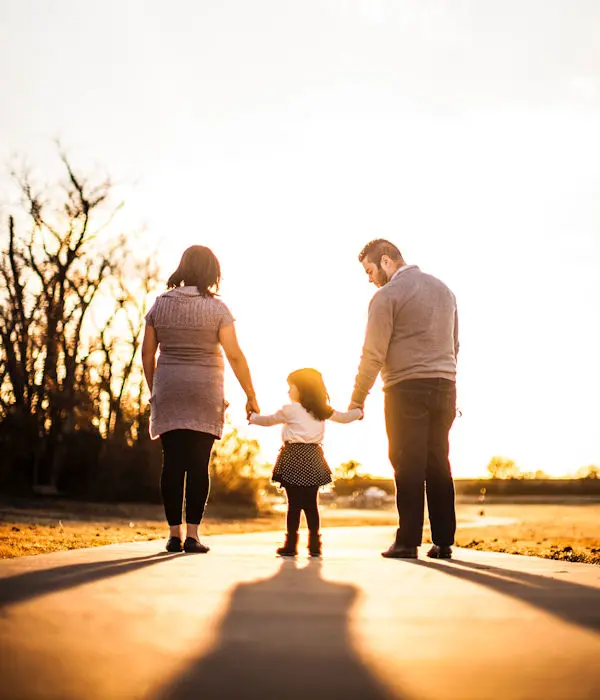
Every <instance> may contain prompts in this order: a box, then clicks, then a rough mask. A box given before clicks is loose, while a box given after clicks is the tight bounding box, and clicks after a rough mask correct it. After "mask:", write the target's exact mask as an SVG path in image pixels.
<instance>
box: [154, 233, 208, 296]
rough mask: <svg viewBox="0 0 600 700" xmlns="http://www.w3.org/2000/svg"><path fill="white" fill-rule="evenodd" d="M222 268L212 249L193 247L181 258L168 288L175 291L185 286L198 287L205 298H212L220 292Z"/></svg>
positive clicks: (201, 246) (199, 246)
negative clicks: (176, 288)
mask: <svg viewBox="0 0 600 700" xmlns="http://www.w3.org/2000/svg"><path fill="white" fill-rule="evenodd" d="M220 283H221V266H220V265H219V261H218V260H217V257H216V255H215V254H214V253H213V252H212V250H211V249H210V248H207V247H206V246H203V245H193V246H190V247H189V248H187V249H186V250H185V251H184V253H183V255H182V256H181V261H180V262H179V266H178V268H177V269H176V270H175V272H174V273H173V274H172V275H171V276H170V277H169V279H168V281H167V287H168V288H169V289H173V288H175V287H180V286H181V285H182V284H184V285H185V286H186V287H197V288H198V291H199V292H200V294H202V295H203V296H208V297H212V296H214V295H215V294H216V293H217V292H218V291H219V284H220Z"/></svg>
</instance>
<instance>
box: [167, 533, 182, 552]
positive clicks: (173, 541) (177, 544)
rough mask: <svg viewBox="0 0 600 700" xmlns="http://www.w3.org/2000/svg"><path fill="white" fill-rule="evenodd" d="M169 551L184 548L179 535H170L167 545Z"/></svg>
mask: <svg viewBox="0 0 600 700" xmlns="http://www.w3.org/2000/svg"><path fill="white" fill-rule="evenodd" d="M166 550H167V552H181V551H182V550H183V548H182V546H181V539H180V538H179V537H169V539H168V540H167V546H166Z"/></svg>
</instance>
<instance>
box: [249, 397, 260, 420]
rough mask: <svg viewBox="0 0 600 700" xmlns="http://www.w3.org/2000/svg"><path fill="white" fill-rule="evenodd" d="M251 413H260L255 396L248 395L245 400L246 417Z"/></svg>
mask: <svg viewBox="0 0 600 700" xmlns="http://www.w3.org/2000/svg"><path fill="white" fill-rule="evenodd" d="M251 413H260V408H259V406H258V401H257V400H256V396H249V397H248V400H247V401H246V418H250V414H251Z"/></svg>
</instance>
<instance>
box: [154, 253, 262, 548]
mask: <svg viewBox="0 0 600 700" xmlns="http://www.w3.org/2000/svg"><path fill="white" fill-rule="evenodd" d="M220 281H221V268H220V265H219V261H218V260H217V258H216V257H215V255H214V253H213V252H212V251H211V250H210V249H209V248H205V247H204V246H200V245H195V246H191V247H190V248H188V249H187V250H186V251H185V252H184V254H183V256H182V258H181V262H180V263H179V267H178V268H177V270H175V272H174V273H173V274H172V275H171V277H170V278H169V281H168V283H167V287H168V290H169V291H167V292H165V293H164V294H161V296H159V297H158V298H157V300H156V301H155V302H154V305H153V306H152V308H151V309H150V311H149V312H148V314H147V315H146V330H145V333H144V341H143V344H142V363H143V366H144V375H145V377H146V381H147V383H148V387H149V388H150V394H151V398H150V402H151V414H150V437H151V438H152V439H153V440H154V439H156V438H157V437H160V439H161V443H162V450H163V469H162V475H161V481H160V486H161V494H162V498H163V503H164V506H165V514H166V517H167V522H168V523H169V535H170V536H169V540H168V542H167V551H168V552H181V551H182V550H184V551H186V552H189V553H197V554H204V553H206V552H208V547H207V546H206V545H204V544H202V543H201V542H200V540H199V537H198V526H199V524H200V521H201V520H202V516H203V514H204V507H205V505H206V499H207V497H208V489H209V476H208V464H209V461H210V453H211V450H212V446H213V443H214V441H215V440H218V439H220V438H221V436H222V434H223V422H224V413H225V405H226V404H225V399H224V390H223V369H224V363H223V354H222V352H221V348H223V350H224V351H225V354H226V356H227V359H228V361H229V364H230V365H231V368H232V369H233V371H234V373H235V376H236V377H237V379H238V381H239V383H240V385H241V387H242V389H243V390H244V391H245V393H246V396H247V403H246V411H247V413H248V415H249V414H250V413H252V412H256V413H258V412H259V407H258V403H257V401H256V394H255V393H254V388H253V386H252V378H251V376H250V370H249V369H248V364H247V362H246V358H245V357H244V353H243V352H242V351H241V349H240V346H239V345H238V341H237V337H236V333H235V326H234V322H233V321H234V319H233V316H232V315H231V313H230V311H229V309H228V308H227V306H225V304H224V303H223V302H222V301H221V300H219V299H217V298H216V293H217V291H218V289H219V283H220ZM159 348H160V354H159V358H158V362H156V351H157V349H159ZM184 484H185V513H186V538H185V542H184V543H183V545H182V534H183V533H182V506H183V499H184Z"/></svg>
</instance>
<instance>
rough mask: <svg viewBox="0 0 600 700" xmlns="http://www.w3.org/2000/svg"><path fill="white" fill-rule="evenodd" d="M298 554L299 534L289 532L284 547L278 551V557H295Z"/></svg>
mask: <svg viewBox="0 0 600 700" xmlns="http://www.w3.org/2000/svg"><path fill="white" fill-rule="evenodd" d="M297 554H298V533H297V532H288V533H286V535H285V542H284V544H283V547H279V548H278V549H277V555H278V556H280V557H295V556H297Z"/></svg>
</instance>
